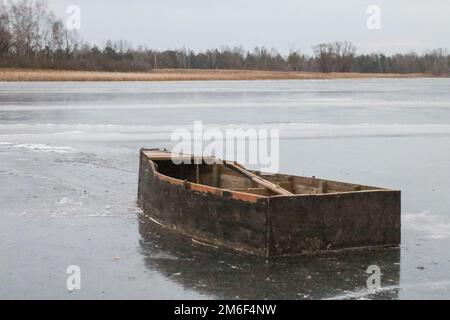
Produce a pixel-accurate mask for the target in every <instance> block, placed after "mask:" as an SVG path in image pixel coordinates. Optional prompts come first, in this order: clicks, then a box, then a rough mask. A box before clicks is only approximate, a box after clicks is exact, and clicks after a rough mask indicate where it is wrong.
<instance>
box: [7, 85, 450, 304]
mask: <svg viewBox="0 0 450 320" xmlns="http://www.w3.org/2000/svg"><path fill="white" fill-rule="evenodd" d="M199 120H201V121H203V123H204V124H206V125H209V126H211V127H212V126H214V127H216V128H219V129H224V128H227V127H229V126H234V127H240V126H242V127H248V126H252V127H257V128H277V129H279V130H280V135H281V142H280V151H281V152H280V157H281V158H280V171H281V172H283V173H290V174H296V175H305V176H313V175H314V176H316V177H322V178H327V179H334V180H342V181H348V182H355V183H361V184H368V185H375V186H381V187H388V188H393V189H399V190H402V246H401V248H400V249H398V250H396V249H391V250H382V251H366V252H358V253H356V252H347V253H340V254H330V255H325V256H319V257H302V258H291V259H279V260H276V261H272V262H270V263H266V262H265V261H263V260H261V259H257V258H254V257H248V256H238V255H235V254H231V253H229V252H223V251H218V250H213V249H209V248H205V247H198V246H197V245H195V244H193V243H191V242H189V241H186V240H185V239H180V238H179V237H176V236H174V235H172V234H166V233H165V232H163V231H161V230H159V229H157V228H155V227H154V226H152V225H149V224H148V223H144V222H140V219H139V210H138V208H137V206H136V194H137V171H138V151H139V149H140V148H141V147H161V148H162V147H166V148H170V146H171V145H172V143H171V142H170V134H171V132H172V131H173V130H174V129H177V128H180V127H189V126H191V125H192V124H193V122H194V121H199ZM449 194H450V79H372V80H332V81H306V80H305V81H251V82H247V81H241V82H222V81H219V82H166V83H163V82H154V83H142V82H139V83H133V82H126V83H120V82H117V83H102V82H100V83H89V82H84V83H70V82H68V83H44V82H41V83H0V216H1V223H0V257H1V258H0V298H24V299H29V298H57V299H82V298H88V299H89V298H125V299H127V298H137V299H144V298H147V299H173V298H186V299H197V298H231V299H233V298H281V299H321V298H324V299H334V298H337V299H339V298H387V299H398V298H400V299H409V298H419V299H420V298H437V299H439V298H447V299H449V298H450V250H449V249H448V248H449V245H450V197H449V196H448V195H449ZM69 265H78V266H80V268H81V271H82V278H81V279H82V288H81V290H76V291H73V292H69V291H68V290H67V288H66V278H67V276H68V275H67V274H66V268H67V266H69ZM369 265H378V266H380V268H381V271H382V273H383V275H382V278H381V282H382V289H381V290H380V291H379V292H377V293H376V294H374V295H370V294H368V292H367V291H366V289H365V288H366V279H367V277H368V276H369V275H368V274H366V269H367V267H368V266H369Z"/></svg>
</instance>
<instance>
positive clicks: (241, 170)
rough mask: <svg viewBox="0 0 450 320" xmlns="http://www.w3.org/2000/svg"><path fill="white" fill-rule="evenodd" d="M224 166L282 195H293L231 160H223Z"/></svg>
mask: <svg viewBox="0 0 450 320" xmlns="http://www.w3.org/2000/svg"><path fill="white" fill-rule="evenodd" d="M224 164H225V166H226V167H228V168H230V169H231V170H234V171H236V172H238V173H240V174H242V175H244V176H246V177H247V178H249V179H251V180H252V181H254V182H255V183H257V184H259V185H261V186H263V187H265V188H267V189H269V190H270V191H272V192H274V193H276V194H279V195H282V196H292V195H294V194H293V193H292V192H290V191H287V190H286V189H284V188H282V187H280V186H279V185H277V184H275V183H272V182H270V181H269V180H266V179H264V178H261V177H260V176H257V175H256V174H254V173H251V172H250V171H247V170H245V169H244V168H242V167H240V166H237V165H235V164H234V163H231V162H226V161H225V162H224Z"/></svg>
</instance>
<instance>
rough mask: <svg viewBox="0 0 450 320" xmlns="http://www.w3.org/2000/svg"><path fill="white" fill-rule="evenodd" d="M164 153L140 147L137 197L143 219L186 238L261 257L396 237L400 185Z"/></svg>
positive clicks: (393, 241)
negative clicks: (179, 159) (263, 170)
mask: <svg viewBox="0 0 450 320" xmlns="http://www.w3.org/2000/svg"><path fill="white" fill-rule="evenodd" d="M153 154H154V155H155V157H153ZM167 154H168V152H163V151H157V150H155V151H154V150H142V151H141V157H140V166H139V184H138V203H139V205H140V207H141V208H142V210H143V212H144V215H145V216H146V217H148V218H149V220H150V221H154V222H157V223H159V224H160V225H162V226H165V227H167V228H169V229H172V230H174V231H176V232H178V233H181V234H185V235H188V236H190V237H191V238H192V239H196V240H198V241H201V242H204V243H208V244H213V245H216V246H222V247H228V248H232V249H235V250H240V251H246V252H250V253H253V254H257V255H261V256H264V257H274V256H281V255H298V254H305V253H311V252H315V251H321V250H338V249H348V248H355V247H373V246H397V245H399V244H400V239H401V236H400V232H401V225H400V224H401V220H400V217H401V193H400V191H396V190H388V189H381V188H377V187H371V186H364V185H359V184H350V183H344V182H338V181H330V180H323V179H316V178H307V177H297V176H290V175H283V174H274V175H271V176H267V179H263V178H261V177H259V176H258V174H260V173H258V172H255V171H251V170H246V169H245V168H243V167H242V166H240V165H237V164H235V163H232V164H233V166H232V167H231V168H230V166H229V165H222V164H217V163H216V164H214V165H209V164H207V163H206V162H200V163H198V164H175V163H173V162H172V161H171V160H172V159H171V158H170V157H169V156H168V155H167ZM188 157H189V156H187V157H186V156H183V158H188ZM214 166H217V168H216V169H215V168H214ZM197 168H198V170H197ZM215 170H218V171H219V172H218V173H217V172H215ZM242 172H245V173H246V174H243V173H242ZM255 177H256V179H254V178H255ZM197 178H199V179H197ZM198 180H199V183H196V182H197V181H198ZM261 181H262V182H263V183H264V184H265V185H263V184H261ZM267 182H268V183H267ZM273 185H276V186H277V187H279V188H281V189H283V190H284V191H287V192H289V194H288V195H279V193H278V192H275V191H274V190H273V187H274V186H273ZM279 185H281V186H279ZM218 186H220V188H219V187H218ZM267 186H270V187H271V188H268V187H267ZM283 187H284V188H283ZM286 189H288V190H286ZM276 190H277V191H279V189H278V188H276ZM291 190H292V191H293V192H294V193H295V194H292V193H291V192H290V191H291Z"/></svg>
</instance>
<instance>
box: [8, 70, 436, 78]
mask: <svg viewBox="0 0 450 320" xmlns="http://www.w3.org/2000/svg"><path fill="white" fill-rule="evenodd" d="M429 76H430V75H427V74H392V73H388V74H373V73H318V72H281V71H250V70H174V69H170V70H169V69H164V70H155V71H152V72H100V71H70V70H34V69H11V68H3V69H2V68H0V81H189V80H199V81H200V80H290V79H359V78H417V77H429Z"/></svg>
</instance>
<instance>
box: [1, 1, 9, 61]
mask: <svg viewBox="0 0 450 320" xmlns="http://www.w3.org/2000/svg"><path fill="white" fill-rule="evenodd" d="M10 46H11V32H10V30H9V15H8V12H7V9H6V6H5V5H4V4H3V3H2V2H0V57H3V56H4V55H6V54H7V53H8V52H9V48H10Z"/></svg>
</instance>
